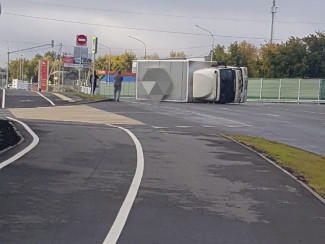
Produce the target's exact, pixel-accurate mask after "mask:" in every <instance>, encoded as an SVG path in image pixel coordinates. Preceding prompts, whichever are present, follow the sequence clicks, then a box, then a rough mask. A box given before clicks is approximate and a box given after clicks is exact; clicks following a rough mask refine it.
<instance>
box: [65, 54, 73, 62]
mask: <svg viewBox="0 0 325 244" xmlns="http://www.w3.org/2000/svg"><path fill="white" fill-rule="evenodd" d="M63 62H64V64H73V56H71V55H68V54H64V55H63Z"/></svg>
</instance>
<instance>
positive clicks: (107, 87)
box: [100, 82, 135, 97]
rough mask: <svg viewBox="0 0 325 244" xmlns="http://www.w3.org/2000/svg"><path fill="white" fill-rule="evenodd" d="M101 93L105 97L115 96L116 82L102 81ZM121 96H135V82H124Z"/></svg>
mask: <svg viewBox="0 0 325 244" xmlns="http://www.w3.org/2000/svg"><path fill="white" fill-rule="evenodd" d="M100 95H102V96H104V97H113V96H114V83H101V84H100ZM121 97H135V82H123V83H122V90H121Z"/></svg>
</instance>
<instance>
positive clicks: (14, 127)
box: [0, 121, 25, 154]
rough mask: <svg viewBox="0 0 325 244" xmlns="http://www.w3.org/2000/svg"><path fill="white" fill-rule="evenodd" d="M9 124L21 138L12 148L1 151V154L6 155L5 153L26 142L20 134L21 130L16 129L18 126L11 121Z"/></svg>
mask: <svg viewBox="0 0 325 244" xmlns="http://www.w3.org/2000/svg"><path fill="white" fill-rule="evenodd" d="M9 123H10V124H11V126H12V128H13V130H14V131H15V133H16V134H17V136H18V137H19V138H20V140H19V142H17V143H16V144H15V145H12V146H9V147H7V148H5V149H3V150H2V151H0V154H2V153H4V152H7V151H9V150H10V149H12V148H14V147H16V146H18V145H20V144H21V143H23V141H24V140H25V138H24V137H23V136H22V134H21V133H20V132H19V130H18V129H17V128H16V126H15V125H14V124H13V123H12V122H11V121H9Z"/></svg>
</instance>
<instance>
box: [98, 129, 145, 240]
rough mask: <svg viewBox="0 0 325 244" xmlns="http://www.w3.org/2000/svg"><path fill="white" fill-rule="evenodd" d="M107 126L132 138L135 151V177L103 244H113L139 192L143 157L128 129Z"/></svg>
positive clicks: (137, 141)
mask: <svg viewBox="0 0 325 244" xmlns="http://www.w3.org/2000/svg"><path fill="white" fill-rule="evenodd" d="M108 126H111V127H114V128H119V129H121V130H124V131H125V132H126V133H128V134H129V136H130V137H131V138H132V140H133V142H134V144H135V147H136V150H137V169H136V171H135V175H134V177H133V180H132V183H131V186H130V189H129V192H128V194H127V195H126V197H125V199H124V202H123V204H122V206H121V208H120V211H119V212H118V214H117V216H116V219H115V221H114V223H113V225H112V227H111V229H110V231H109V233H108V235H107V236H106V238H105V240H104V242H103V244H115V243H116V242H117V240H118V238H119V237H120V235H121V232H122V230H123V228H124V225H125V222H126V220H127V218H128V216H129V213H130V211H131V208H132V205H133V202H134V200H135V197H136V195H137V193H138V190H139V186H140V183H141V179H142V176H143V170H144V156H143V150H142V146H141V144H140V142H139V140H138V138H136V136H135V135H134V134H133V133H132V132H131V131H129V130H128V129H125V128H123V127H119V126H114V125H110V124H108Z"/></svg>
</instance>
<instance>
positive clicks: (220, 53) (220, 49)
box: [213, 44, 229, 62]
mask: <svg viewBox="0 0 325 244" xmlns="http://www.w3.org/2000/svg"><path fill="white" fill-rule="evenodd" d="M228 58H229V57H228V54H227V53H226V51H225V46H220V45H219V44H218V45H217V46H216V47H215V48H214V50H213V60H216V61H225V62H227V61H228Z"/></svg>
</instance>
